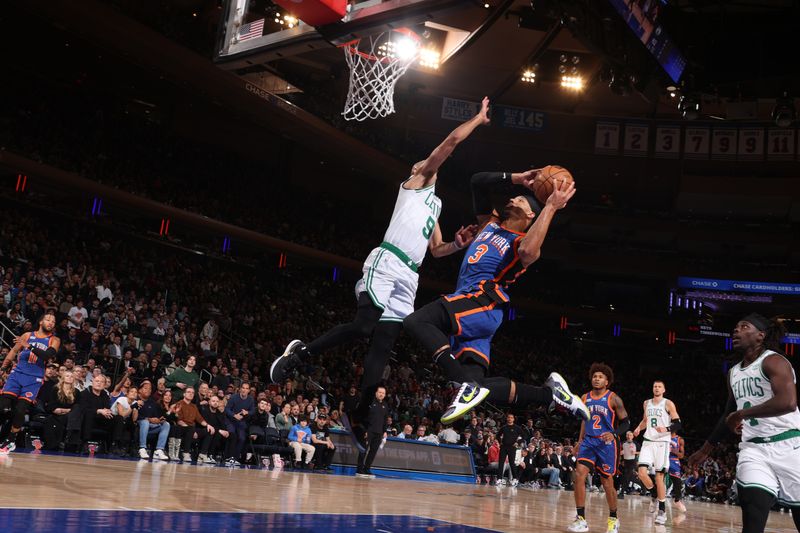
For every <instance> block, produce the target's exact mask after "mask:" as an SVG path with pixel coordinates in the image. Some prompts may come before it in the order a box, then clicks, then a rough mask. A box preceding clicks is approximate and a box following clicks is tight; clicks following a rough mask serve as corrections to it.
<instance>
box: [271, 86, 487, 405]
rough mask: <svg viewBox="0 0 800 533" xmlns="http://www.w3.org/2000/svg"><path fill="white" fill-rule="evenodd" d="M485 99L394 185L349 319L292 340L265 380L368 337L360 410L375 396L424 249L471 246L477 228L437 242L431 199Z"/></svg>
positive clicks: (483, 115)
mask: <svg viewBox="0 0 800 533" xmlns="http://www.w3.org/2000/svg"><path fill="white" fill-rule="evenodd" d="M488 113H489V99H488V98H484V99H483V102H482V103H481V109H480V111H479V112H478V114H477V115H475V117H473V118H472V119H471V120H469V121H467V122H465V123H464V124H462V125H460V126H459V127H457V128H456V129H455V130H453V131H452V132H451V133H450V135H448V136H447V138H446V139H445V140H444V141H443V142H442V143H441V144H440V145H439V146H438V147H436V149H435V150H433V152H431V154H430V155H429V156H428V158H427V159H425V160H424V161H420V162H418V163H416V164H415V165H414V166H413V167H412V169H411V176H410V177H409V178H408V179H407V180H406V181H404V182H403V183H402V184H401V185H400V190H399V192H398V194H397V202H396V203H395V207H394V212H393V213H392V219H391V221H390V222H389V227H388V229H387V230H386V234H385V235H384V238H383V242H382V243H381V244H380V246H378V247H377V248H375V249H374V250H372V252H371V253H370V254H369V256H368V257H367V260H366V261H365V262H364V267H363V277H362V278H361V280H359V282H358V283H357V284H356V298H357V300H358V308H357V311H356V316H355V319H354V320H353V321H352V322H349V323H346V324H340V325H338V326H335V327H333V328H332V329H330V330H329V331H327V332H326V333H324V334H322V335H321V336H320V337H317V338H316V339H314V340H313V341H311V342H309V343H308V344H305V343H303V342H302V341H300V340H293V341H292V342H290V343H289V345H288V346H287V347H286V350H285V351H284V352H283V354H282V355H281V356H280V357H278V358H277V359H276V360H275V361H274V362H273V363H272V366H271V367H270V379H271V380H272V381H273V382H274V383H282V382H283V381H284V380H285V379H286V377H287V376H288V375H289V373H290V372H291V371H292V370H293V369H294V368H296V367H297V366H298V365H300V364H302V363H305V362H308V361H310V360H311V359H312V358H313V356H315V355H319V354H321V353H322V352H324V351H325V350H327V349H329V348H332V347H334V346H338V345H340V344H342V343H344V342H347V341H352V340H355V339H359V338H364V337H370V336H371V340H370V346H369V351H368V352H367V355H366V357H365V360H364V375H363V377H362V383H361V400H362V401H361V402H360V404H361V407H362V408H363V407H365V406H366V405H368V404H369V402H370V401H371V399H372V397H373V396H374V395H375V388H376V387H377V386H378V384H379V382H380V379H381V374H382V373H383V370H384V367H385V366H386V363H387V361H388V357H389V354H390V352H391V349H392V346H394V342H395V340H396V339H397V336H398V335H399V334H400V329H401V324H402V321H403V319H404V318H405V317H406V316H408V315H409V314H411V313H412V312H413V311H414V298H415V297H416V293H417V284H418V282H419V275H418V274H417V269H418V268H419V266H420V265H421V264H422V260H423V259H424V258H425V252H426V250H428V249H430V251H431V255H433V256H434V257H443V256H446V255H449V254H452V253H455V252H457V251H459V250H461V249H463V248H464V247H466V246H468V245H469V243H471V242H472V239H473V238H474V236H475V231H476V230H477V227H474V226H470V227H467V228H463V227H462V228H461V229H459V231H458V232H457V233H456V236H455V239H454V240H453V241H452V242H447V243H445V242H443V241H442V233H441V230H440V229H439V223H438V218H439V215H440V214H441V212H442V201H441V200H440V199H439V197H438V196H436V180H437V172H438V171H439V167H440V166H441V165H442V164H443V163H444V162H445V161H446V160H447V158H448V157H449V156H450V154H452V153H453V150H455V148H456V146H458V144H459V143H461V142H462V141H464V140H465V139H466V138H467V137H469V135H470V134H471V133H472V132H473V131H474V130H475V128H477V127H478V126H480V125H482V124H488V123H489V116H488Z"/></svg>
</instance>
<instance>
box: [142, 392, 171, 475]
mask: <svg viewBox="0 0 800 533" xmlns="http://www.w3.org/2000/svg"><path fill="white" fill-rule="evenodd" d="M152 392H153V384H152V383H151V382H149V381H143V382H142V384H141V385H140V386H139V402H141V404H142V405H141V407H139V410H138V413H137V420H138V424H139V457H140V458H141V459H149V456H148V454H147V437H148V436H150V435H158V441H157V442H156V450H155V452H154V453H153V459H158V460H161V461H169V456H167V454H166V453H165V452H164V449H165V447H166V445H167V439H168V438H169V431H170V423H169V422H167V419H166V415H167V412H166V410H165V409H164V406H163V404H160V403H159V402H158V401H157V400H155V399H154V398H153V397H152Z"/></svg>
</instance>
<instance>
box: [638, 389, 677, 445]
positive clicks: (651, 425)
mask: <svg viewBox="0 0 800 533" xmlns="http://www.w3.org/2000/svg"><path fill="white" fill-rule="evenodd" d="M645 412H646V413H647V429H645V432H644V440H649V441H650V442H669V440H670V438H671V435H670V432H669V431H667V432H665V433H659V432H658V431H656V428H657V427H659V426H661V427H665V428H666V427H669V426H670V424H671V423H672V419H671V418H670V416H669V412H667V399H666V398H663V397H662V398H661V401H660V402H658V403H655V402H654V401H653V399H652V398H651V399H649V400H647V404H646V406H645Z"/></svg>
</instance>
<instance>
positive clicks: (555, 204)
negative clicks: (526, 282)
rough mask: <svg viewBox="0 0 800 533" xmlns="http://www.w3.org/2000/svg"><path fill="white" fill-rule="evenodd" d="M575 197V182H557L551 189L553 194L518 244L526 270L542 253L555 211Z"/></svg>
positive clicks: (520, 256) (520, 257)
mask: <svg viewBox="0 0 800 533" xmlns="http://www.w3.org/2000/svg"><path fill="white" fill-rule="evenodd" d="M573 196H575V182H569V183H566V182H565V181H564V180H559V181H558V183H556V185H555V187H554V188H553V193H552V194H551V195H550V196H549V197H548V198H547V203H545V206H544V207H543V208H542V211H541V212H540V213H539V215H538V216H537V217H536V220H534V222H533V224H532V225H531V227H530V229H528V233H526V234H525V236H524V237H523V238H522V240H521V241H520V244H519V259H520V261H522V265H523V266H525V267H526V268H527V267H528V265H530V264H531V263H533V262H535V261H536V260H538V259H539V256H541V253H542V243H544V238H545V236H547V230H549V229H550V223H551V222H552V221H553V217H554V216H555V214H556V211H558V210H559V209H563V208H564V207H566V206H567V202H569V201H570V199H571V198H572V197H573Z"/></svg>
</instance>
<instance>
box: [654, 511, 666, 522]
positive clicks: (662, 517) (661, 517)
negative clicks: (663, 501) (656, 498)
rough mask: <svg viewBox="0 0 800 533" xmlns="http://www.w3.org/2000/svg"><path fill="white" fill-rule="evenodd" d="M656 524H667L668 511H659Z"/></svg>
mask: <svg viewBox="0 0 800 533" xmlns="http://www.w3.org/2000/svg"><path fill="white" fill-rule="evenodd" d="M655 522H656V524H666V523H667V512H666V511H659V512H658V514H657V515H656V520H655Z"/></svg>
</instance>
